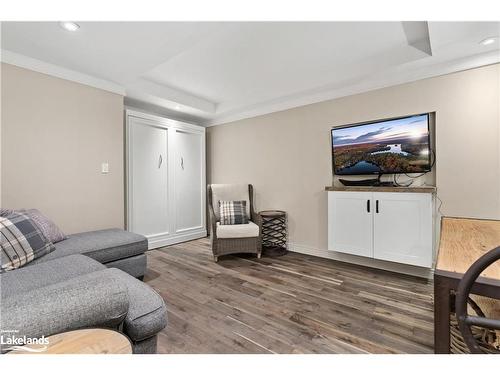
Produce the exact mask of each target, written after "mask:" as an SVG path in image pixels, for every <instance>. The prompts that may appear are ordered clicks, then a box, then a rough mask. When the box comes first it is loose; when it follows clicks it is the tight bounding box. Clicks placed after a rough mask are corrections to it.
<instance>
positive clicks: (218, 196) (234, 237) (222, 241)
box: [207, 184, 262, 262]
mask: <svg viewBox="0 0 500 375" xmlns="http://www.w3.org/2000/svg"><path fill="white" fill-rule="evenodd" d="M207 195H208V211H209V213H210V239H211V241H210V242H211V245H212V252H213V254H214V260H215V261H216V262H217V261H218V260H219V256H221V255H227V254H235V253H251V254H257V257H258V258H260V256H261V253H262V219H261V217H260V215H259V214H257V213H256V212H255V211H254V205H253V187H252V185H247V184H244V185H243V184H235V185H226V184H212V185H208V188H207ZM221 200H226V201H232V200H245V201H247V214H249V218H250V223H249V224H241V225H222V226H221V225H220V224H219V219H220V217H219V201H221ZM246 225H248V227H246Z"/></svg>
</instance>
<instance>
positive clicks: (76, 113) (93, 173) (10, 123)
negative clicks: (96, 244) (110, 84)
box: [1, 64, 124, 233]
mask: <svg viewBox="0 0 500 375" xmlns="http://www.w3.org/2000/svg"><path fill="white" fill-rule="evenodd" d="M1 100H2V101H1V105H2V112H1V119H2V139H1V142H2V143H1V163H2V168H1V171H2V176H1V179H2V190H1V202H2V206H3V207H9V208H22V207H36V208H39V209H40V210H41V211H42V212H44V213H46V215H47V216H49V217H50V218H52V219H53V220H54V221H55V222H56V223H57V224H58V225H60V227H61V228H62V229H63V230H64V231H65V232H67V233H74V232H79V231H86V230H93V229H102V228H107V227H119V228H123V225H124V178H123V159H124V158H123V97H122V96H120V95H117V94H113V93H110V92H106V91H102V90H99V89H95V88H92V87H89V86H85V85H81V84H78V83H74V82H70V81H66V80H63V79H59V78H55V77H51V76H48V75H45V74H40V73H37V72H33V71H30V70H26V69H22V68H18V67H15V66H12V65H7V64H2V97H1ZM105 161H106V162H109V165H110V173H109V174H107V175H104V174H101V173H100V167H101V163H102V162H105Z"/></svg>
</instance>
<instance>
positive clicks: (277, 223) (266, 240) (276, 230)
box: [259, 210, 288, 257]
mask: <svg viewBox="0 0 500 375" xmlns="http://www.w3.org/2000/svg"><path fill="white" fill-rule="evenodd" d="M259 215H260V216H261V217H262V251H263V252H264V254H265V255H267V256H271V257H273V256H282V255H285V254H286V253H287V252H288V251H287V248H286V235H287V230H286V212H285V211H280V210H268V211H260V212H259Z"/></svg>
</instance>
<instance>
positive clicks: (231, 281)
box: [145, 239, 433, 353]
mask: <svg viewBox="0 0 500 375" xmlns="http://www.w3.org/2000/svg"><path fill="white" fill-rule="evenodd" d="M147 256H148V273H147V274H146V277H145V282H147V283H148V284H149V285H150V286H151V287H153V288H154V289H156V290H157V291H158V293H160V295H161V296H162V297H163V298H164V300H165V301H166V303H167V308H168V319H169V324H168V326H167V327H166V328H165V329H164V330H163V331H162V332H160V334H159V340H158V352H159V353H432V351H433V304H432V287H431V285H429V283H428V281H427V280H424V279H419V278H415V277H411V276H403V275H399V274H393V273H390V272H385V271H380V270H375V269H370V268H365V267H361V266H355V265H350V264H346V263H341V262H336V261H333V260H329V259H322V258H317V257H313V256H309V255H303V254H298V253H289V254H287V255H285V256H283V257H277V258H266V257H263V258H262V259H257V258H256V257H254V256H250V255H241V256H226V257H221V258H219V263H215V262H214V261H213V258H212V253H211V251H210V244H209V240H208V239H201V240H196V241H190V242H186V243H183V244H179V245H174V246H169V247H164V248H161V249H156V250H151V251H148V252H147Z"/></svg>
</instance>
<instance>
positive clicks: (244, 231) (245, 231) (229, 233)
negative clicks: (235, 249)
mask: <svg viewBox="0 0 500 375" xmlns="http://www.w3.org/2000/svg"><path fill="white" fill-rule="evenodd" d="M258 236H259V226H258V225H257V224H255V223H253V222H251V221H249V222H248V224H234V225H221V224H220V223H219V222H217V238H247V237H258Z"/></svg>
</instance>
